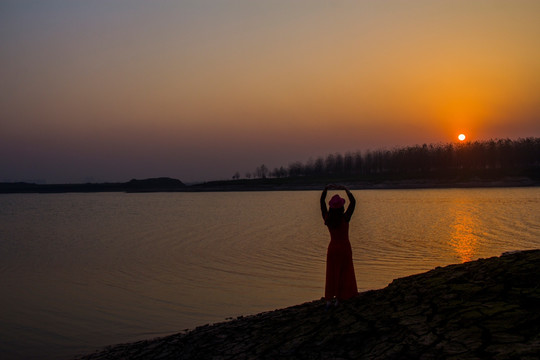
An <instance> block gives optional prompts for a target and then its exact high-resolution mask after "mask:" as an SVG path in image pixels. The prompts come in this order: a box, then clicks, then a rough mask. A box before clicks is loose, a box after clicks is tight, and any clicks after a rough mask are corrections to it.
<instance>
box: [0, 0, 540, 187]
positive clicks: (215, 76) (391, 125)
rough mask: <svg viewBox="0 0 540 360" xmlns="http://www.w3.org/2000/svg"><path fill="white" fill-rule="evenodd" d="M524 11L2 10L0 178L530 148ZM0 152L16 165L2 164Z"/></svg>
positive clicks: (360, 6)
mask: <svg viewBox="0 0 540 360" xmlns="http://www.w3.org/2000/svg"><path fill="white" fill-rule="evenodd" d="M539 14H540V2H538V1H519V0H518V1H455V0H448V1H432V0H429V1H427V0H426V1H384V2H381V1H331V2H328V1H307V0H299V1H292V2H291V1H269V2H254V1H247V0H246V1H204V0H203V1H182V2H175V1H160V0H157V1H152V2H148V1H115V2H110V1H104V0H96V1H92V2H88V1H68V0H66V1H46V2H43V1H24V2H21V1H2V2H1V3H0V45H1V48H2V52H1V53H0V78H1V79H2V86H1V87H0V137H1V141H0V150H1V154H2V155H1V157H0V168H2V169H3V171H2V173H1V174H0V181H5V180H11V181H18V180H32V179H44V180H47V181H48V182H80V181H83V180H86V179H89V178H92V179H94V180H95V181H127V180H129V179H131V178H134V177H135V178H144V177H155V176H171V177H176V178H179V179H181V180H183V181H196V180H211V179H223V178H230V177H231V176H232V175H233V174H234V173H235V172H236V171H240V173H241V174H244V173H245V172H247V171H253V170H254V168H255V167H256V166H258V165H260V164H262V163H264V164H266V165H267V166H268V167H270V168H272V167H275V166H281V165H284V166H287V165H288V164H289V163H290V162H293V161H296V160H300V161H306V160H308V159H309V157H316V156H319V155H326V154H328V153H331V152H336V151H339V152H346V151H356V150H365V149H368V148H369V149H375V148H382V147H393V146H400V145H414V144H422V143H432V142H449V141H455V140H456V138H457V135H458V134H459V133H461V132H463V133H465V134H467V135H468V139H470V140H476V139H480V140H483V139H489V138H495V137H499V138H501V137H503V138H505V137H510V138H517V137H527V136H540V95H539V94H540V47H539V46H538V39H539V38H540V21H538V16H539ZM11 154H16V156H13V155H11Z"/></svg>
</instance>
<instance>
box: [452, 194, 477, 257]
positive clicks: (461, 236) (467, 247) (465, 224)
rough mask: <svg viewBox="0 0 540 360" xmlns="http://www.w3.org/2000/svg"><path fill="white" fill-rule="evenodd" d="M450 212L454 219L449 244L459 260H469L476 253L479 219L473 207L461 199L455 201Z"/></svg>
mask: <svg viewBox="0 0 540 360" xmlns="http://www.w3.org/2000/svg"><path fill="white" fill-rule="evenodd" d="M451 212H452V218H453V219H454V221H453V223H452V230H453V231H452V235H451V238H450V245H451V246H452V247H453V248H454V251H455V252H456V253H457V255H458V257H459V258H460V260H461V262H467V261H471V260H473V259H475V257H476V255H477V253H478V247H479V242H480V237H479V236H478V235H479V231H480V230H479V229H480V227H481V224H480V219H479V217H478V215H477V214H476V212H475V208H474V207H471V204H470V203H469V202H467V201H466V200H463V199H460V200H458V201H457V202H456V207H455V208H454V209H452V210H451Z"/></svg>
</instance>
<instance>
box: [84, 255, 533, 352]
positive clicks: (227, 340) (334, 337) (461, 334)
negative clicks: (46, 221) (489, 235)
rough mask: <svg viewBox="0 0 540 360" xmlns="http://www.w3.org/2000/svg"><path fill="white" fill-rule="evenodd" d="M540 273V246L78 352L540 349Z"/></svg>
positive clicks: (513, 350)
mask: <svg viewBox="0 0 540 360" xmlns="http://www.w3.org/2000/svg"><path fill="white" fill-rule="evenodd" d="M539 274H540V250H531V251H524V252H518V253H513V254H508V255H504V256H501V257H494V258H489V259H480V260H478V261H474V262H469V263H465V264H458V265H451V266H447V267H444V268H436V269H434V270H431V271H429V272H426V273H423V274H419V275H413V276H409V277H405V278H401V279H397V280H394V281H393V282H392V283H391V284H390V285H389V286H387V287H386V288H384V289H381V290H374V291H368V292H365V293H361V294H360V295H359V296H358V297H356V298H354V299H352V300H349V301H347V302H345V303H343V304H341V305H340V306H338V307H336V308H332V309H331V310H328V311H326V310H325V306H324V303H323V301H321V300H317V301H312V302H308V303H305V304H302V305H297V306H293V307H289V308H286V309H281V310H275V311H271V312H267V313H262V314H258V315H254V316H249V317H240V318H237V319H235V320H231V321H228V322H223V323H219V324H214V325H205V326H201V327H198V328H196V329H194V330H192V331H190V332H187V333H180V334H175V335H171V336H168V337H163V338H158V339H153V340H148V341H140V342H137V343H132V344H124V345H115V346H111V347H108V348H106V349H103V350H101V351H99V352H96V353H94V354H90V355H87V356H83V357H80V359H85V360H89V359H100V360H101V359H480V358H482V359H483V358H489V359H538V358H540V276H539Z"/></svg>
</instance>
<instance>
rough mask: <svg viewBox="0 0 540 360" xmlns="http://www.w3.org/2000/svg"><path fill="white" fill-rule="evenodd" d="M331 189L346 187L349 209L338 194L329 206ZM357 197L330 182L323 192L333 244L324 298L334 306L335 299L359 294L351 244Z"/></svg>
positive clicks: (330, 248)
mask: <svg viewBox="0 0 540 360" xmlns="http://www.w3.org/2000/svg"><path fill="white" fill-rule="evenodd" d="M328 190H345V193H346V194H347V197H348V198H349V206H348V207H347V211H345V207H344V206H345V199H343V198H342V197H341V196H339V195H334V196H333V197H332V199H330V202H329V203H328V205H329V207H330V209H329V210H328V209H327V208H326V193H327V191H328ZM355 205H356V200H355V199H354V196H353V195H352V194H351V192H350V191H349V189H347V188H346V187H345V186H341V185H333V184H332V185H327V186H326V187H325V188H324V190H323V192H322V195H321V211H322V217H323V219H324V224H325V225H326V226H327V227H328V230H329V231H330V244H329V245H328V252H327V254H326V285H325V290H324V298H325V299H326V305H327V306H330V303H331V301H332V299H334V298H335V299H336V302H335V305H337V304H338V302H339V301H340V300H346V299H350V298H352V297H353V296H356V295H357V294H358V289H357V287H356V276H355V275H354V266H353V260H352V249H351V243H350V242H349V221H350V220H351V216H352V214H353V212H354V207H355Z"/></svg>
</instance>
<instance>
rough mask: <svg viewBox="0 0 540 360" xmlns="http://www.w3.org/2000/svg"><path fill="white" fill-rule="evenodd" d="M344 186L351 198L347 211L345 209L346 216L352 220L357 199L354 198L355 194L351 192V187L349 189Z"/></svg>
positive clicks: (348, 219)
mask: <svg viewBox="0 0 540 360" xmlns="http://www.w3.org/2000/svg"><path fill="white" fill-rule="evenodd" d="M342 188H343V190H345V193H346V194H347V197H348V198H349V206H348V207H347V211H345V218H346V219H347V221H350V220H351V217H352V214H353V212H354V208H355V207H356V199H355V198H354V196H353V194H352V193H351V192H350V190H349V189H347V188H346V187H345V186H343V187H342Z"/></svg>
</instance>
